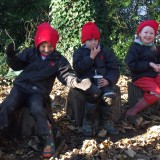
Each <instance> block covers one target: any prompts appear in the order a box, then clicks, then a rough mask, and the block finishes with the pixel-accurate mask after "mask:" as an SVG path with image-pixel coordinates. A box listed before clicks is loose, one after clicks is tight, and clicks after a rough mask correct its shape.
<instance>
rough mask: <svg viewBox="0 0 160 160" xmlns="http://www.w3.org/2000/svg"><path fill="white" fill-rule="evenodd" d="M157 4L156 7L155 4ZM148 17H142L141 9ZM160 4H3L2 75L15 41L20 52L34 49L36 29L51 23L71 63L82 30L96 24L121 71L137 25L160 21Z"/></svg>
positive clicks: (105, 0)
mask: <svg viewBox="0 0 160 160" xmlns="http://www.w3.org/2000/svg"><path fill="white" fill-rule="evenodd" d="M153 2H154V3H153ZM144 5H145V6H146V7H147V14H146V15H139V14H138V9H139V7H141V6H144ZM159 6H160V1H159V0H154V1H153V0H143V1H141V0H124V1H117V0H94V1H93V0H85V1H84V0H45V1H43V0H12V1H10V0H1V2H0V21H1V23H0V74H3V75H5V74H6V72H7V71H8V66H7V65H6V63H5V54H4V52H5V48H6V46H7V44H8V43H9V42H10V41H12V40H14V41H15V43H16V49H19V50H21V49H23V48H25V47H30V46H33V45H34V42H33V37H34V34H35V29H36V26H37V25H38V24H40V23H41V22H42V21H48V22H50V23H51V25H52V26H53V27H54V28H56V29H57V30H58V32H59V34H60V37H61V38H60V41H59V43H58V45H57V49H58V50H60V51H61V52H62V54H63V55H65V56H66V57H67V58H68V60H70V59H71V57H72V54H73V51H74V49H75V48H77V47H78V46H79V45H81V42H80V31H81V27H82V25H83V24H84V23H86V22H87V21H95V22H96V24H97V25H98V26H99V28H100V31H101V43H102V44H103V45H104V46H107V47H108V48H109V49H111V50H113V51H114V52H115V54H116V55H117V57H118V59H119V61H120V64H121V66H122V67H121V70H122V71H123V70H125V68H124V63H123V60H124V57H125V55H126V52H127V50H128V47H129V45H130V44H131V43H132V41H133V39H134V34H135V31H136V28H137V25H138V23H139V22H140V21H142V20H146V19H155V20H157V21H160V7H159Z"/></svg>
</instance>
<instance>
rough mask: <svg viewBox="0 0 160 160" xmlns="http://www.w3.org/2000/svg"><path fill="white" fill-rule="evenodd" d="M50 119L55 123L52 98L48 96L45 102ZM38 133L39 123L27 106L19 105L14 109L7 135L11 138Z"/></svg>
mask: <svg viewBox="0 0 160 160" xmlns="http://www.w3.org/2000/svg"><path fill="white" fill-rule="evenodd" d="M44 107H45V110H46V113H47V117H48V120H49V121H50V123H52V124H53V117H52V111H51V100H50V97H48V98H47V99H46V101H45V104H44ZM35 135H37V123H36V121H35V120H34V118H33V116H32V115H31V114H30V112H29V109H28V108H27V106H25V105H24V106H23V107H19V108H18V109H17V110H15V111H14V113H13V115H11V116H10V117H9V126H8V131H7V136H8V137H10V138H14V137H21V136H35Z"/></svg>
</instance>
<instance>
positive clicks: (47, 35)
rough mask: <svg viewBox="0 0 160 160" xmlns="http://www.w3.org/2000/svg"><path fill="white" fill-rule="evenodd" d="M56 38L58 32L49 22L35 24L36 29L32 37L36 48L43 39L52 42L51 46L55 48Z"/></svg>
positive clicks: (57, 38)
mask: <svg viewBox="0 0 160 160" xmlns="http://www.w3.org/2000/svg"><path fill="white" fill-rule="evenodd" d="M58 40H59V34H58V32H57V31H56V30H55V29H54V28H52V27H51V26H50V24H49V23H47V22H43V23H42V24H40V25H39V26H37V31H36V34H35V37H34V42H35V46H36V48H38V46H39V44H40V43H42V42H45V41H46V42H48V43H50V44H52V46H53V47H54V48H56V44H57V42H58Z"/></svg>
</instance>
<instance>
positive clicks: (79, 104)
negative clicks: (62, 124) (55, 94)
mask: <svg viewBox="0 0 160 160" xmlns="http://www.w3.org/2000/svg"><path fill="white" fill-rule="evenodd" d="M114 91H115V93H116V99H115V101H114V102H113V103H112V106H111V107H110V108H111V113H112V115H111V117H112V119H113V121H114V122H117V121H118V120H119V119H120V118H121V94H120V88H119V87H118V86H114ZM85 101H86V100H85V95H84V93H83V92H82V91H80V90H77V89H73V88H70V90H69V93H68V97H67V100H66V104H65V110H66V113H67V114H68V115H69V116H70V118H71V119H72V120H75V124H76V125H77V126H82V121H83V117H84V111H85Z"/></svg>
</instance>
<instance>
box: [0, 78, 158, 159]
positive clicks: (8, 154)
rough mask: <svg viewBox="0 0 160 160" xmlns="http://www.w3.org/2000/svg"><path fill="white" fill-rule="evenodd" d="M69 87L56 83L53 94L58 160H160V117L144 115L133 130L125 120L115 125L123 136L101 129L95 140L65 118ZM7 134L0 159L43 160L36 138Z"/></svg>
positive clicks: (0, 136)
mask: <svg viewBox="0 0 160 160" xmlns="http://www.w3.org/2000/svg"><path fill="white" fill-rule="evenodd" d="M3 81H4V83H3V84H1V90H0V93H1V96H0V98H1V101H2V100H3V99H4V97H5V96H6V95H7V94H8V93H9V91H10V88H11V87H10V86H8V85H7V82H5V80H3ZM127 81H130V79H129V78H128V77H125V76H121V78H120V80H119V82H118V85H119V86H120V89H121V101H122V110H123V111H124V110H125V109H126V108H127V105H128V102H127V98H128V94H127ZM68 90H69V88H67V87H65V86H63V85H61V84H60V83H59V82H56V85H54V87H53V91H52V93H51V98H52V110H53V112H54V114H53V118H54V120H55V128H56V132H55V133H56V135H55V142H56V153H55V155H54V157H51V158H50V159H51V160H52V159H55V160H160V125H159V124H160V117H159V115H160V114H159V113H156V114H154V115H147V114H143V115H142V116H140V117H139V123H140V126H139V128H134V127H133V126H131V125H129V124H128V123H126V122H125V121H123V117H122V119H120V120H119V122H118V123H117V124H116V127H117V128H118V129H119V131H120V134H118V135H116V136H113V135H112V136H111V135H108V134H107V133H106V132H105V131H104V130H101V128H97V130H96V131H97V132H96V133H95V135H94V136H93V137H90V138H87V137H84V136H83V134H82V131H81V128H80V127H76V126H75V125H74V121H71V120H70V118H69V117H68V116H67V115H66V113H65V110H64V105H65V101H66V97H67V93H68ZM7 135H8V133H7V130H6V131H1V132H0V160H1V159H2V160H41V159H43V158H42V156H41V152H40V151H38V149H37V148H36V146H32V147H31V146H30V145H29V143H30V142H31V141H32V140H33V139H34V141H35V137H19V138H14V139H12V138H9V137H8V136H7ZM33 148H34V149H33Z"/></svg>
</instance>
